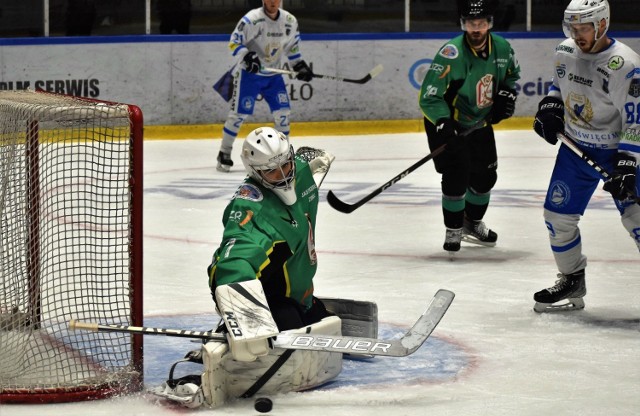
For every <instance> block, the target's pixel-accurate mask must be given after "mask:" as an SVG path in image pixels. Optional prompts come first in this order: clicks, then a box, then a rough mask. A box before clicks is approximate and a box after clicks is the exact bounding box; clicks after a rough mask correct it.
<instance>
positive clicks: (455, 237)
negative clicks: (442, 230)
mask: <svg viewBox="0 0 640 416" xmlns="http://www.w3.org/2000/svg"><path fill="white" fill-rule="evenodd" d="M461 240H462V228H447V233H446V234H445V237H444V244H443V246H442V248H443V249H445V250H446V251H448V252H449V253H450V254H451V255H453V254H454V253H455V252H456V251H460V241H461Z"/></svg>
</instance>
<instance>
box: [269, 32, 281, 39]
mask: <svg viewBox="0 0 640 416" xmlns="http://www.w3.org/2000/svg"><path fill="white" fill-rule="evenodd" d="M282 36H284V33H277V32H276V33H271V32H267V37H268V38H280V37H282Z"/></svg>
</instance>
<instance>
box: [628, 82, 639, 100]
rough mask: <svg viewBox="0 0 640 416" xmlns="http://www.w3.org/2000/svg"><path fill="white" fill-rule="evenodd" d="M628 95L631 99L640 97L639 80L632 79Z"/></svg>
mask: <svg viewBox="0 0 640 416" xmlns="http://www.w3.org/2000/svg"><path fill="white" fill-rule="evenodd" d="M629 95H630V96H632V97H633V98H638V97H640V79H638V78H636V79H632V80H631V84H630V85H629Z"/></svg>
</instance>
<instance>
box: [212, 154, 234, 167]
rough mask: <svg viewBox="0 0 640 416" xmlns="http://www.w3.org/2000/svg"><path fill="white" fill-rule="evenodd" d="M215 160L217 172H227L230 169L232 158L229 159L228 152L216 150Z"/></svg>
mask: <svg viewBox="0 0 640 416" xmlns="http://www.w3.org/2000/svg"><path fill="white" fill-rule="evenodd" d="M217 160H218V167H217V168H216V169H217V170H218V171H219V172H229V171H230V170H231V166H233V160H231V155H230V154H228V153H224V152H222V151H220V152H218V157H217Z"/></svg>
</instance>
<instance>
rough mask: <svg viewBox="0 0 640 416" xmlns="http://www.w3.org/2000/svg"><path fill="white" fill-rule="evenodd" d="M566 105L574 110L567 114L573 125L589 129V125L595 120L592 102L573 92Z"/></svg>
mask: <svg viewBox="0 0 640 416" xmlns="http://www.w3.org/2000/svg"><path fill="white" fill-rule="evenodd" d="M564 105H565V107H568V108H570V109H572V110H573V111H567V112H566V114H567V115H568V116H569V119H571V122H572V123H574V124H576V125H577V126H580V127H583V128H589V123H590V122H591V120H593V105H591V101H589V99H588V98H587V97H586V96H584V95H581V94H576V93H574V92H571V93H569V95H568V96H567V99H566V100H565V103H564Z"/></svg>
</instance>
